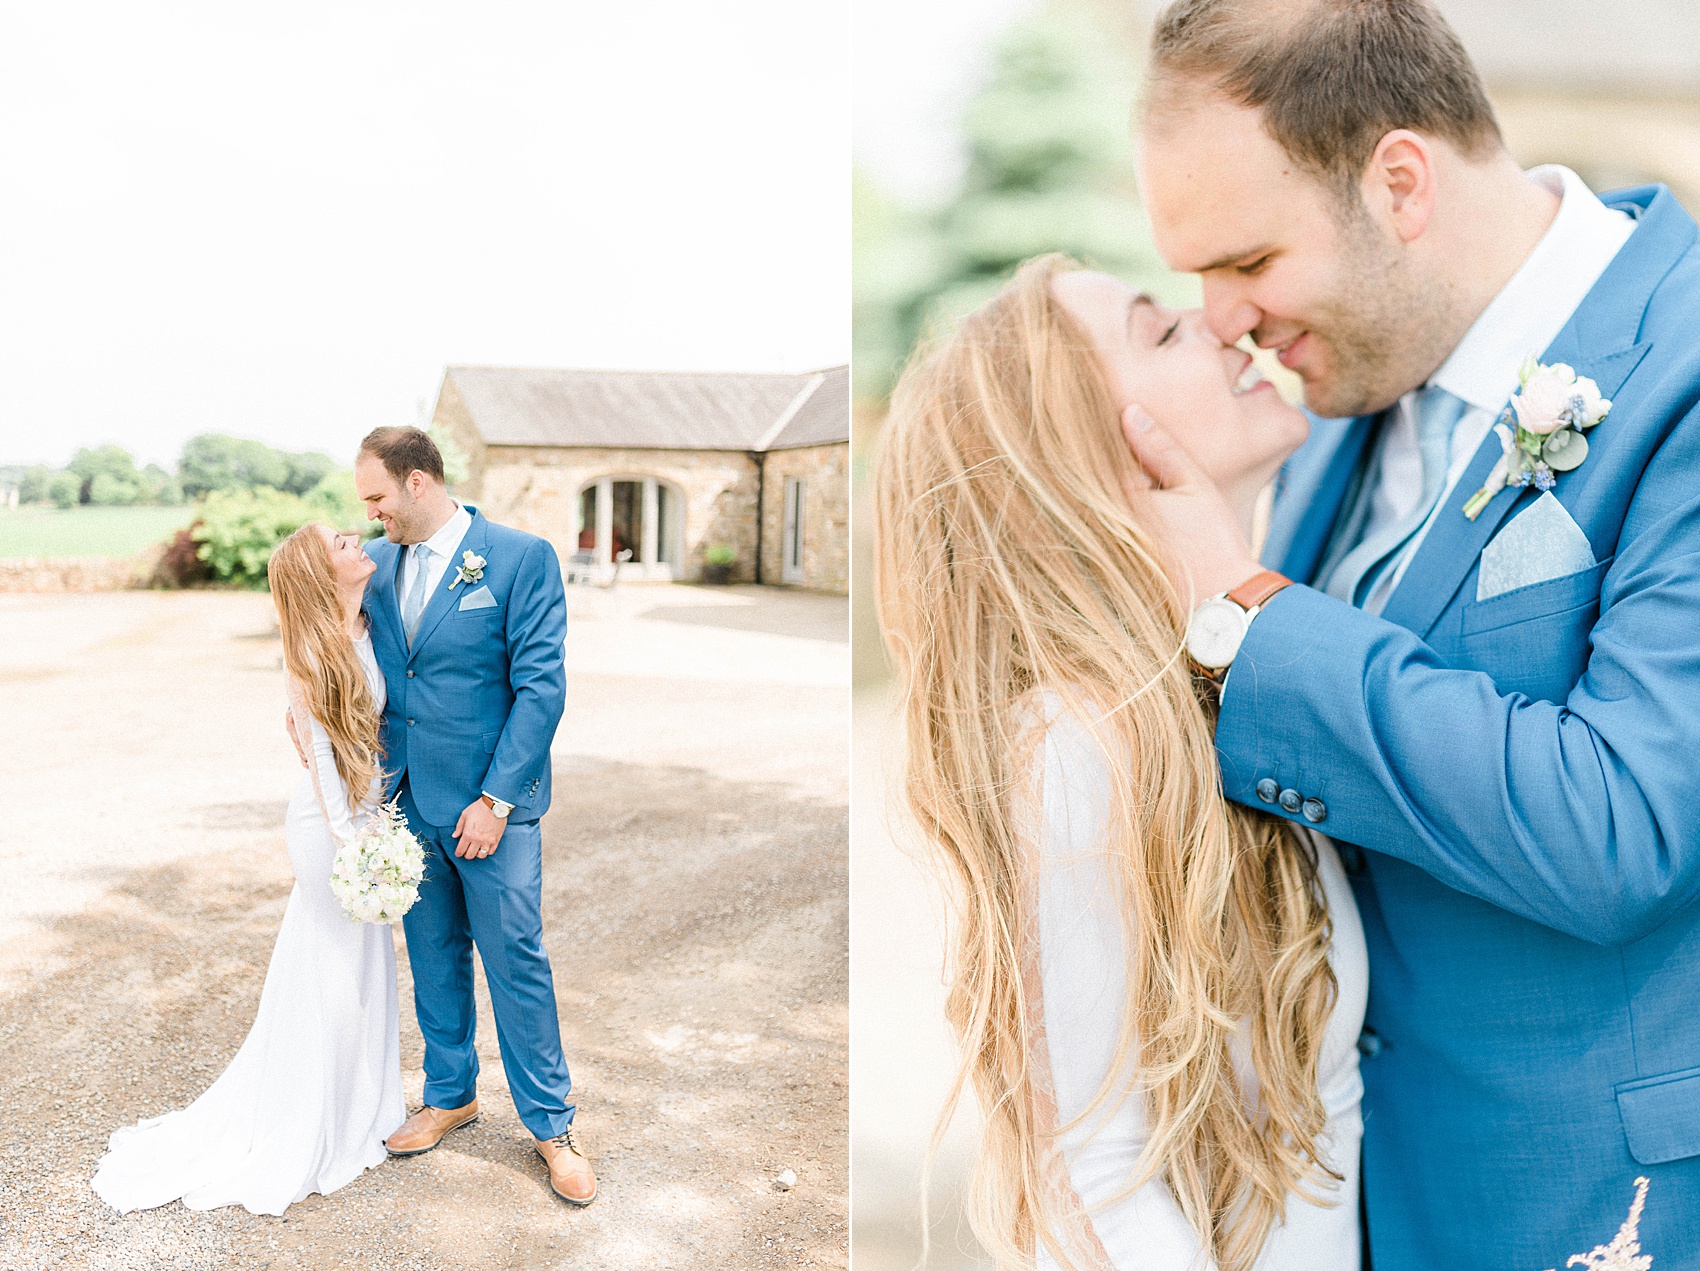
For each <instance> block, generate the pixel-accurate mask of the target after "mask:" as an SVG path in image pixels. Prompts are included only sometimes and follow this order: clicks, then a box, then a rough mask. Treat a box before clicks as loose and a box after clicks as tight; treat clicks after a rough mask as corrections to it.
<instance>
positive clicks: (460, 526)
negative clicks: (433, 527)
mask: <svg viewBox="0 0 1700 1271" xmlns="http://www.w3.org/2000/svg"><path fill="white" fill-rule="evenodd" d="M471 528H472V513H470V512H468V511H467V510H466V508H465V507H463V506H462V505H461V504H459V503H456V504H455V512H454V515H453V516H451V517H450V518H449V519H448V520H446V521H444V522H443V527H442V528H441V529H440V530H438V531H437V532H436V533H435V534H433V535H431V537H430V538H428V539H426V540H425V543H424V546H426V547H429V548H430V549H431V554H432V555H433V556H437V557H439V558H441V559H442V560H448V559H449V557H451V556H453V555H454V552H455V548H457V547H459V546H460V540H461V539H463V538H465V537H466V532H467V530H469V529H471ZM417 554H418V553H415V555H417Z"/></svg>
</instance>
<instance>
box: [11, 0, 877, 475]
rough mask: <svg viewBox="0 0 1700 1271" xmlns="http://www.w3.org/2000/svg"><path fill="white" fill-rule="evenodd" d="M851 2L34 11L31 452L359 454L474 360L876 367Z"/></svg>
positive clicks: (19, 253)
mask: <svg viewBox="0 0 1700 1271" xmlns="http://www.w3.org/2000/svg"><path fill="white" fill-rule="evenodd" d="M849 8H850V6H849V5H848V4H843V3H801V2H798V0H715V3H713V4H704V3H700V0H698V2H692V0H622V2H621V3H617V4H616V3H595V4H591V3H580V2H578V0H570V2H568V3H561V2H559V0H557V2H555V3H514V2H510V0H484V2H483V3H477V4H472V3H433V2H431V0H423V2H422V0H410V2H409V3H406V4H401V3H373V2H361V0H339V2H338V3H321V2H318V0H291V3H288V4H281V3H275V2H274V3H256V4H242V5H235V4H230V3H228V2H213V3H189V2H186V0H150V3H148V4H145V5H144V4H136V3H134V2H133V0H131V2H127V3H90V2H87V0H55V3H53V4H41V5H30V6H24V5H14V6H10V7H9V9H8V15H7V24H6V26H7V30H6V38H5V40H4V41H3V42H0V181H3V182H4V187H5V195H4V197H3V198H0V463H8V462H52V463H62V462H64V461H65V460H66V459H67V458H68V457H69V456H70V453H71V451H72V450H73V449H74V448H75V447H76V446H78V445H87V444H96V443H99V442H104V441H116V442H119V443H121V444H123V445H125V446H127V447H129V448H130V449H131V450H132V451H133V452H135V453H136V454H137V455H138V457H139V458H140V459H142V460H144V461H146V460H156V461H160V462H165V463H170V462H172V461H174V460H175V458H176V456H177V454H178V452H179V450H180V448H181V446H182V443H183V441H184V440H185V439H186V438H188V437H189V436H191V435H193V434H195V433H197V432H204V431H225V432H232V433H237V434H241V435H247V436H253V437H259V438H261V439H263V440H265V441H268V442H271V443H272V444H274V445H278V446H284V447H287V448H291V449H323V450H327V451H329V452H330V453H331V454H333V455H335V456H337V457H338V458H344V459H346V458H348V457H351V456H352V454H353V450H354V446H355V444H356V442H357V441H358V439H359V437H360V436H361V435H362V434H363V433H364V432H365V431H366V430H367V429H369V428H371V427H374V426H376V425H378V424H392V423H411V422H414V420H415V419H416V417H417V410H418V405H417V404H418V403H419V402H420V401H421V400H425V401H427V402H434V401H435V397H436V391H437V386H438V384H439V382H440V380H441V377H442V372H443V368H444V366H445V365H450V364H455V363H470V364H502V365H532V366H584V367H639V368H665V369H680V370H749V371H799V370H806V369H812V368H816V367H820V366H826V365H831V364H835V363H840V362H843V361H845V360H846V359H847V358H848V356H849V197H848V191H849V179H848V178H849V173H848V164H847V162H846V159H847V154H848V147H849V131H850V88H849V80H850V76H849V37H850V14H849Z"/></svg>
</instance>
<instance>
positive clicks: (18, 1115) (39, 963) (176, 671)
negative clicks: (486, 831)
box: [0, 588, 848, 1271]
mask: <svg viewBox="0 0 1700 1271" xmlns="http://www.w3.org/2000/svg"><path fill="white" fill-rule="evenodd" d="M842 631H843V602H842V600H837V599H831V598H823V597H811V596H790V595H786V594H784V593H776V592H772V591H760V592H757V591H754V590H745V589H731V590H729V591H725V592H712V591H708V590H706V589H694V588H631V589H629V590H627V591H625V592H623V593H620V594H618V595H616V596H606V595H600V594H599V595H596V596H589V597H575V624H574V631H573V634H572V635H570V636H569V646H568V647H569V666H570V668H571V670H570V680H571V682H570V699H569V707H568V717H567V721H566V722H565V723H564V724H563V727H562V733H561V737H560V738H559V739H558V741H557V746H556V790H557V802H556V805H555V808H554V810H553V811H552V812H551V813H550V816H549V817H548V818H547V819H546V820H545V822H544V852H545V864H544V883H545V898H544V914H545V934H546V939H547V941H548V945H549V949H550V954H551V957H552V960H553V962H554V967H555V977H556V986H557V993H558V998H559V1002H560V1009H561V1021H562V1028H563V1034H564V1041H565V1043H566V1049H567V1055H568V1059H569V1062H570V1063H571V1065H572V1069H573V1076H574V1081H575V1094H576V1096H577V1098H578V1100H579V1105H580V1120H579V1125H580V1126H581V1127H582V1129H583V1131H584V1135H583V1137H584V1139H585V1141H586V1144H587V1146H588V1147H589V1149H590V1152H591V1155H592V1156H593V1158H594V1159H595V1160H596V1162H597V1166H598V1172H599V1175H600V1177H601V1182H602V1192H601V1196H600V1198H599V1199H598V1201H597V1203H596V1204H595V1205H594V1206H592V1207H591V1208H590V1209H588V1210H584V1211H573V1210H570V1209H568V1208H567V1207H566V1206H564V1205H563V1204H561V1203H560V1202H559V1201H557V1200H556V1199H555V1198H554V1197H553V1196H552V1195H551V1194H550V1192H549V1190H548V1187H547V1181H546V1174H545V1171H544V1169H543V1167H542V1163H541V1162H540V1161H539V1160H538V1159H537V1158H536V1156H535V1154H534V1153H533V1152H532V1150H531V1147H530V1142H529V1139H528V1137H527V1136H526V1135H525V1131H524V1129H523V1128H522V1127H521V1126H520V1124H519V1121H518V1119H517V1117H516V1116H515V1115H514V1111H513V1105H512V1103H511V1101H510V1100H509V1099H508V1096H507V1092H506V1089H505V1086H504V1085H503V1082H502V1069H501V1062H500V1058H499V1055H498V1053H497V1049H496V1044H495V1040H496V1039H495V1030H494V1027H493V1025H492V1023H491V1019H490V1015H489V1006H488V998H487V996H485V994H484V991H483V984H482V976H480V981H479V991H480V1033H479V1048H480V1055H481V1060H482V1066H483V1073H482V1077H481V1083H480V1101H481V1103H482V1105H483V1109H484V1116H483V1118H482V1119H481V1120H480V1122H479V1123H478V1124H477V1125H475V1126H473V1127H469V1128H468V1129H465V1130H462V1131H459V1132H457V1133H455V1134H454V1135H452V1136H451V1137H450V1138H449V1139H448V1140H447V1141H446V1142H445V1144H444V1146H443V1147H441V1148H439V1149H438V1150H437V1151H435V1152H432V1153H429V1154H427V1155H425V1156H422V1157H417V1158H411V1159H407V1160H392V1161H389V1162H387V1163H385V1164H384V1165H381V1166H379V1167H378V1168H377V1169H374V1170H371V1171H369V1172H368V1173H367V1174H365V1175H364V1176H363V1177H362V1178H360V1179H358V1180H357V1181H355V1182H354V1183H352V1184H350V1185H349V1186H348V1187H346V1188H344V1189H342V1190H341V1191H339V1192H337V1193H336V1194H334V1195H332V1196H329V1197H321V1196H314V1197H310V1198H308V1199H307V1200H306V1201H304V1202H302V1203H300V1204H298V1205H295V1206H292V1207H291V1209H290V1210H289V1213H288V1214H287V1215H286V1216H285V1217H283V1218H269V1217H258V1216H254V1215H250V1214H247V1213H245V1212H243V1211H241V1210H234V1211H233V1210H228V1209H227V1210H219V1211H215V1212H211V1213H192V1212H189V1211H186V1210H184V1209H183V1208H182V1206H180V1205H171V1206H167V1207H165V1208H162V1209H159V1210H155V1211H150V1212H147V1213H141V1214H134V1215H130V1216H129V1217H126V1218H118V1217H117V1216H115V1215H113V1214H112V1213H111V1212H110V1211H108V1210H106V1209H105V1207H104V1206H103V1205H101V1204H100V1203H99V1201H98V1200H97V1199H96V1198H95V1197H94V1195H93V1193H92V1192H90V1191H89V1190H88V1185H87V1183H88V1178H89V1176H90V1174H91V1173H92V1171H93V1167H94V1163H95V1161H96V1160H97V1159H98V1157H99V1155H100V1152H101V1151H102V1149H103V1147H104V1144H105V1140H106V1136H107V1135H108V1134H109V1133H110V1131H111V1130H112V1129H113V1128H114V1127H116V1126H118V1125H122V1124H126V1123H128V1122H131V1121H133V1120H135V1119H137V1118H138V1117H142V1116H150V1115H156V1114H158V1113H160V1112H163V1111H166V1110H168V1109H170V1108H173V1107H178V1106H181V1105H182V1104H183V1103H185V1102H187V1101H188V1100H189V1099H192V1098H193V1097H194V1096H195V1095H196V1094H197V1093H198V1092H199V1091H200V1090H201V1089H203V1088H204V1087H205V1086H206V1085H207V1084H208V1083H209V1082H210V1081H211V1080H212V1079H213V1078H214V1077H215V1076H216V1075H217V1074H218V1072H219V1071H221V1070H222V1068H223V1066H224V1065H225V1064H226V1063H227V1062H228V1061H229V1059H230V1057H231V1056H232V1055H233V1054H234V1053H235V1050H236V1048H237V1046H238V1045H240V1043H241V1040H242V1037H243V1036H244V1035H245V1033H246V1031H247V1027H248V1024H249V1022H250V1020H251V1018H252V1013H253V1009H254V1004H255V1002H256V1001H257V999H258V996H259V991H260V986H261V983H262V981H263V978H264V973H265V965H266V960H267V958H268V957H269V954H270V950H271V945H272V940H273V938H274V937H275V934H276V929H277V924H278V922H279V920H280V918H281V915H282V907H283V902H284V899H285V897H286V896H287V894H288V890H289V885H290V877H289V868H288V861H287V857H286V855H285V853H284V846H283V834H282V817H283V808H284V804H285V802H286V800H287V798H288V795H289V792H290V790H291V788H292V787H293V783H294V780H295V776H296V772H297V769H296V768H295V766H294V761H293V759H292V757H291V756H290V755H289V753H288V750H287V743H286V742H284V741H283V740H282V738H281V734H280V732H279V729H278V723H279V720H280V717H281V713H282V699H281V687H280V684H279V682H278V670H277V665H278V647H277V644H276V641H275V638H273V637H272V636H271V634H270V622H269V602H268V601H267V599H266V598H265V597H263V596H251V595H235V594H216V593H189V594H184V595H147V594H132V595H112V596H88V597H72V596H66V597H45V596H38V597H31V596H0V695H3V699H0V700H4V701H5V703H6V708H7V728H6V729H5V734H4V736H3V737H0V772H4V773H5V774H6V776H5V777H4V782H5V787H4V791H3V794H4V796H5V800H6V805H7V806H8V807H9V808H11V809H14V810H17V809H19V808H23V807H29V808H35V807H42V806H46V807H50V808H53V809H55V811H54V812H53V813H52V814H51V815H48V816H44V817H33V816H31V817H25V818H17V817H14V818H13V819H12V821H11V822H10V823H9V824H6V825H4V826H0V868H3V869H4V870H5V871H6V877H7V878H8V880H9V882H10V883H11V886H10V887H8V888H7V889H5V892H4V894H0V1268H3V1269H4V1271H13V1269H18V1271H22V1269H24V1268H28V1269H30V1271H35V1269H37V1268H47V1267H53V1268H67V1269H80V1268H89V1269H91V1271H92V1269H96V1268H98V1269H101V1271H105V1269H107V1268H184V1269H188V1268H220V1269H223V1268H250V1267H252V1268H266V1267H278V1268H282V1267H291V1268H335V1267H362V1268H368V1267H369V1268H416V1267H417V1268H425V1267H433V1268H436V1267H462V1266H465V1267H472V1266H478V1267H528V1268H529V1267H575V1268H578V1267H583V1268H602V1267H607V1268H663V1267H701V1266H716V1267H727V1268H745V1267H748V1268H767V1267H792V1266H837V1267H843V1266H846V1265H847V1255H846V1243H847V1242H846V1197H847V1190H848V1187H847V1184H848V1179H847V1163H846V1092H845V1078H846V1061H845V1033H846V1009H845V993H846V980H845V941H846V930H845V896H846V879H845V842H846V834H847V824H846V806H845V791H846V774H845V771H844V766H845V751H844V737H845V730H846V725H847V720H848V701H847V696H848V694H847V689H846V687H845V685H846V684H847V676H846V675H845V671H846V670H847V656H845V654H846V646H844V645H843V643H842V641H843V635H842ZM705 645H706V646H708V647H709V650H710V652H711V653H712V656H711V657H709V658H707V659H706V660H705V659H704V658H703V657H702V650H703V648H704V646H705ZM396 935H397V951H398V954H399V955H400V960H401V966H402V986H401V989H402V1066H403V1076H404V1082H405V1084H406V1086H407V1089H408V1095H409V1098H410V1099H412V1100H417V1098H418V1095H419V1090H420V1088H421V1085H422V1081H423V1078H422V1074H421V1072H420V1069H419V1065H420V1063H421V1054H422V1051H421V1043H420V1040H419V1034H418V1030H417V1028H416V1026H415V1025H414V1022H413V1017H412V1003H411V985H410V981H409V978H408V971H407V963H406V955H405V945H404V944H403V942H402V941H401V939H400V930H399V928H397V929H396ZM785 1169H790V1170H792V1171H794V1172H795V1174H796V1175H797V1180H798V1181H797V1185H796V1187H795V1188H794V1189H793V1190H790V1191H783V1192H782V1191H778V1190H776V1189H775V1188H774V1187H773V1185H772V1179H773V1178H774V1177H775V1176H776V1175H777V1174H779V1173H780V1171H781V1170H785Z"/></svg>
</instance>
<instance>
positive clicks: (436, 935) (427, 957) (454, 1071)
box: [400, 781, 573, 1139]
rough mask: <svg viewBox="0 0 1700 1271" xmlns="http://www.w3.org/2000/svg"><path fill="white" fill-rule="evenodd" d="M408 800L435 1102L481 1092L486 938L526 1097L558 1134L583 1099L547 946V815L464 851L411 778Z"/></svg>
mask: <svg viewBox="0 0 1700 1271" xmlns="http://www.w3.org/2000/svg"><path fill="white" fill-rule="evenodd" d="M400 803H401V809H402V811H403V812H404V813H405V814H406V816H407V823H408V826H409V828H410V829H412V831H413V832H414V834H416V835H417V836H418V838H419V841H420V843H421V844H423V845H424V848H425V881H424V882H423V883H421V884H420V886H419V900H418V902H417V903H416V904H415V905H414V906H413V908H412V909H410V910H408V912H407V916H406V917H405V918H404V919H403V920H402V923H403V926H404V927H405V928H406V930H407V948H408V952H409V955H410V961H411V964H412V969H413V1005H414V1010H415V1012H416V1014H417V1015H418V1017H419V1031H420V1032H421V1033H423V1034H424V1036H425V1102H426V1103H427V1104H428V1105H430V1106H431V1107H434V1108H459V1107H464V1106H465V1105H466V1104H468V1103H470V1102H472V1100H473V1098H474V1097H475V1096H476V1094H477V1089H478V1052H477V1050H476V1048H475V1046H474V1040H475V1037H476V1034H477V1027H478V1019H477V1012H476V1010H475V1008H474V1000H473V994H472V950H473V947H474V946H475V945H476V946H477V948H478V954H479V957H480V959H481V960H482V961H483V963H484V978H485V980H486V981H487V982H488V983H489V986H490V1004H491V1006H492V1007H493V1008H494V1010H495V1014H496V1038H497V1041H498V1043H499V1044H500V1046H501V1051H502V1067H503V1069H504V1070H505V1071H506V1073H507V1078H508V1088H509V1090H510V1091H511V1092H512V1094H513V1100H514V1107H515V1108H516V1109H517V1110H518V1112H519V1119H520V1120H521V1121H522V1122H523V1123H524V1125H525V1128H526V1129H527V1130H529V1131H531V1133H532V1134H533V1135H535V1136H536V1137H537V1138H540V1139H548V1138H553V1137H554V1136H555V1135H557V1134H559V1133H561V1131H562V1130H563V1129H565V1128H566V1127H567V1126H568V1125H570V1124H572V1119H573V1104H572V1102H571V1098H570V1096H571V1094H572V1077H571V1075H570V1074H569V1073H568V1072H567V1061H566V1057H565V1056H564V1055H563V1054H562V1052H561V1026H560V1022H559V1019H558V1017H557V1015H556V1012H555V978H554V975H553V973H552V972H551V971H550V969H549V954H548V952H547V951H546V950H545V949H544V948H543V914H542V901H543V833H542V830H541V828H540V826H539V824H538V822H536V821H521V822H519V823H517V824H513V823H510V824H509V825H508V827H507V830H506V831H505V832H504V833H503V835H502V841H501V844H500V846H498V847H497V849H496V850H495V852H493V853H492V854H491V855H489V856H486V857H483V858H482V859H479V860H471V859H463V858H461V857H457V856H456V855H455V854H454V852H455V846H456V840H455V838H454V826H452V825H448V826H442V825H432V824H430V823H429V822H428V821H426V820H425V818H424V817H422V816H421V815H420V814H419V809H418V806H417V805H416V804H415V803H414V799H413V792H412V790H411V788H410V786H409V784H408V783H407V782H406V781H403V783H402V786H401V791H400Z"/></svg>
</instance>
